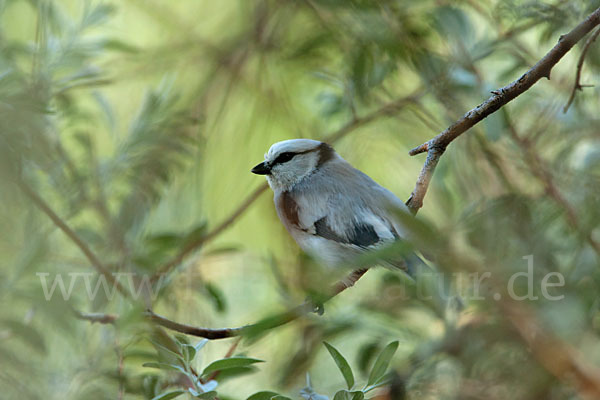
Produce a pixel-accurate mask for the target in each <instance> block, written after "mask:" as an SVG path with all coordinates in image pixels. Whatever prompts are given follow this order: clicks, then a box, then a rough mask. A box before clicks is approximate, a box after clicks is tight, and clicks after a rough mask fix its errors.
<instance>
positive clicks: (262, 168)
mask: <svg viewBox="0 0 600 400" xmlns="http://www.w3.org/2000/svg"><path fill="white" fill-rule="evenodd" d="M250 172H252V173H253V174H256V175H269V174H270V173H271V167H269V164H267V162H266V161H264V162H261V163H260V164H258V165H257V166H256V167H254V168H252V170H250Z"/></svg>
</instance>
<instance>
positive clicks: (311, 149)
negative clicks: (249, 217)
mask: <svg viewBox="0 0 600 400" xmlns="http://www.w3.org/2000/svg"><path fill="white" fill-rule="evenodd" d="M336 157H338V155H337V153H336V152H335V150H333V147H331V146H330V145H328V144H327V143H323V142H319V141H317V140H310V139H291V140H284V141H283V142H278V143H275V144H274V145H272V146H271V148H270V149H269V151H268V152H267V154H265V161H264V162H262V163H260V164H258V165H257V166H255V167H254V168H252V173H254V174H258V175H266V176H267V181H268V182H269V185H270V186H271V188H272V189H273V190H275V191H286V190H290V189H291V188H292V187H293V186H294V185H296V184H297V183H298V182H300V181H301V180H302V179H304V178H306V177H307V176H309V175H311V174H312V173H314V172H315V171H317V170H318V169H319V168H320V167H321V166H322V165H323V164H324V163H326V162H328V161H330V160H332V159H334V158H336Z"/></svg>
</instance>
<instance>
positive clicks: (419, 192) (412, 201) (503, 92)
mask: <svg viewBox="0 0 600 400" xmlns="http://www.w3.org/2000/svg"><path fill="white" fill-rule="evenodd" d="M598 24H600V8H598V9H596V11H594V12H593V13H592V14H590V15H589V16H588V17H587V18H586V19H585V20H584V21H583V22H581V23H580V24H579V25H577V26H576V27H575V28H574V29H573V30H572V31H571V32H569V33H567V34H566V35H562V36H561V37H560V38H559V40H558V43H557V44H556V45H555V46H554V47H553V48H552V49H551V50H550V51H549V52H548V53H547V54H546V55H545V56H544V57H543V58H542V59H541V60H540V61H538V62H537V64H535V65H534V66H533V67H532V68H531V69H530V70H529V71H527V72H526V73H525V74H523V75H522V76H521V77H520V78H519V79H517V80H516V81H514V82H512V83H510V84H508V85H507V86H504V87H503V88H500V89H498V90H495V91H493V92H492V94H493V95H492V97H490V98H489V99H487V100H486V101H484V102H483V103H481V104H480V105H478V106H477V107H475V108H474V109H472V110H471V111H469V112H467V113H466V114H465V115H464V116H463V117H462V118H461V119H459V120H458V121H456V122H455V123H454V124H452V125H451V126H450V127H448V128H447V129H446V130H445V131H443V132H442V133H440V134H439V135H437V136H436V137H434V138H433V139H431V140H429V141H428V142H426V143H423V144H422V145H420V146H418V147H415V148H414V149H412V150H411V151H410V152H409V154H410V155H411V156H414V155H416V154H420V153H425V152H427V159H426V160H425V164H424V165H423V168H422V169H421V173H420V174H419V178H418V179H417V183H416V185H415V189H414V190H413V192H412V194H411V196H410V198H409V199H408V201H407V202H406V205H407V206H408V207H409V208H410V210H411V211H412V212H413V213H416V212H417V211H418V210H419V209H420V208H421V207H422V206H423V198H424V197H425V194H426V193H427V188H428V187H429V182H430V181H431V177H432V176H433V172H434V171H435V167H436V166H437V164H438V162H439V159H440V157H441V156H442V154H444V152H445V151H446V148H447V147H448V145H449V144H450V143H451V142H452V141H454V139H456V138H457V137H459V136H460V135H462V134H463V133H464V132H466V131H467V130H469V129H470V128H472V127H473V126H474V125H475V124H477V123H478V122H480V121H482V120H483V119H484V118H485V117H487V116H488V115H490V114H492V113H494V112H496V111H498V110H499V109H500V108H501V107H503V106H504V105H506V104H507V103H508V102H510V101H511V100H513V99H515V98H516V97H517V96H519V95H521V94H522V93H524V92H525V91H527V90H528V89H529V88H531V87H532V86H533V85H534V84H535V83H536V82H537V81H538V80H540V79H541V78H543V77H546V78H548V79H550V72H551V71H552V68H553V67H554V65H556V64H557V63H558V62H559V61H560V59H561V58H562V57H563V56H564V55H565V54H566V53H567V52H568V51H569V50H571V48H572V47H573V46H574V45H575V44H576V43H577V42H579V41H580V40H581V39H582V38H583V37H584V36H585V35H586V34H588V33H589V32H590V31H591V30H592V29H594V27H596V26H597V25H598Z"/></svg>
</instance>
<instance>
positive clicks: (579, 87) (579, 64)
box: [563, 28, 600, 113]
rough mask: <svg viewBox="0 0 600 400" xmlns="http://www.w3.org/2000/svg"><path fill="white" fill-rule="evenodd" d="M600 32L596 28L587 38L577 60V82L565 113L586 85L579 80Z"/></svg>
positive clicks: (599, 29) (564, 110)
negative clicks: (588, 54)
mask: <svg viewBox="0 0 600 400" xmlns="http://www.w3.org/2000/svg"><path fill="white" fill-rule="evenodd" d="M599 34H600V28H598V29H596V32H594V33H593V34H592V36H590V37H589V38H588V40H586V42H585V45H584V46H583V50H582V51H581V55H580V56H579V61H578V62H577V72H576V73H575V83H574V84H573V89H572V90H571V96H569V100H567V104H565V107H564V108H563V113H566V112H567V111H568V110H569V107H571V103H573V100H575V94H576V92H577V91H578V90H583V88H584V87H586V85H582V84H581V83H580V82H579V80H580V79H581V69H582V68H583V61H584V60H585V56H586V55H587V52H588V50H589V49H590V47H591V45H592V43H594V41H595V40H596V38H597V37H598V35H599Z"/></svg>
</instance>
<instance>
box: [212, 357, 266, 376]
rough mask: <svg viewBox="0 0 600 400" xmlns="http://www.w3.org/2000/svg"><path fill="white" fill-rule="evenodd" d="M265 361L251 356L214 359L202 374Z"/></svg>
mask: <svg viewBox="0 0 600 400" xmlns="http://www.w3.org/2000/svg"><path fill="white" fill-rule="evenodd" d="M259 362H264V361H263V360H259V359H256V358H249V357H240V356H238V357H229V358H223V359H221V360H217V361H213V362H212V363H210V365H209V366H208V367H206V368H204V371H202V375H207V374H210V373H212V372H215V371H220V370H223V369H228V368H237V367H246V366H248V365H252V364H255V363H259Z"/></svg>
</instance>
